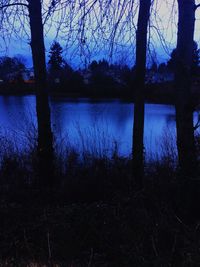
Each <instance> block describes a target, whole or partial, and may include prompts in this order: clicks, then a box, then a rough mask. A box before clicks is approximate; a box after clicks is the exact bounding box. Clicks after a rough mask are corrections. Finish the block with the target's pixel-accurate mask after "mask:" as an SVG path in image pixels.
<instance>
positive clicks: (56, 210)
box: [0, 142, 200, 267]
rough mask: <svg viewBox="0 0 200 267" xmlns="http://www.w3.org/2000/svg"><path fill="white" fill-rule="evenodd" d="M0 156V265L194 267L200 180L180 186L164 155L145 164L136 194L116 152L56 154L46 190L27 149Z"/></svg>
mask: <svg viewBox="0 0 200 267" xmlns="http://www.w3.org/2000/svg"><path fill="white" fill-rule="evenodd" d="M1 144H3V142H1ZM2 151H4V152H2ZM1 152H2V154H1V167H0V184H1V188H0V191H1V192H0V217H1V221H0V266H20V267H21V266H70V267H77V266H115V267H116V266H120V267H122V266H139V267H141V266H199V264H200V256H199V246H200V228H199V221H200V213H199V208H200V207H199V205H200V204H199V203H200V181H199V180H194V179H193V177H186V180H185V181H184V180H182V179H181V180H180V178H179V171H178V169H177V168H176V165H175V162H174V159H175V158H173V156H172V155H170V153H169V154H168V153H165V155H164V156H163V157H160V159H159V160H156V159H154V160H149V161H148V162H146V168H145V186H144V189H143V190H141V191H137V190H135V187H134V183H133V181H132V166H131V159H130V158H122V157H119V156H118V154H117V149H114V150H113V154H112V156H111V157H107V156H106V155H102V156H99V157H95V156H94V155H91V154H89V153H88V152H87V151H85V152H84V153H82V154H81V155H79V154H78V153H77V152H76V151H75V150H74V149H69V147H68V148H66V149H63V150H62V152H61V151H60V152H58V151H57V156H56V160H55V165H56V174H55V176H56V182H55V184H54V186H52V187H42V186H41V184H40V182H39V181H38V179H37V173H38V172H37V159H36V153H35V148H34V147H33V148H29V149H28V150H27V151H26V152H19V151H17V150H15V149H13V148H11V147H10V145H9V143H8V142H7V143H6V142H4V147H2V148H1ZM36 263H37V264H38V265H37V264H36ZM34 264H35V265H34ZM39 264H41V265H39ZM45 264H46V265H45Z"/></svg>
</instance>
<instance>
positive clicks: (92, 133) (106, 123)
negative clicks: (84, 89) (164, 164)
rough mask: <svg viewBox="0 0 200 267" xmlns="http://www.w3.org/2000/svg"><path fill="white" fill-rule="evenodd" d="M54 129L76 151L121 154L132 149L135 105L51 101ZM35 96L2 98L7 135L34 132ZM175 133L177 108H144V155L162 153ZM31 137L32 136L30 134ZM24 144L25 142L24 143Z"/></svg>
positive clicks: (0, 114)
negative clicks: (164, 144)
mask: <svg viewBox="0 0 200 267" xmlns="http://www.w3.org/2000/svg"><path fill="white" fill-rule="evenodd" d="M50 105H51V116H52V127H53V131H54V134H55V137H56V138H57V140H61V139H62V140H65V141H66V140H67V142H68V143H70V144H71V145H73V146H74V147H75V148H76V149H79V150H83V149H88V150H90V151H91V152H93V153H97V152H98V153H103V152H106V151H108V150H109V149H111V147H113V146H115V147H116V144H117V147H118V150H119V153H120V154H121V155H129V154H130V153H131V146H132V129H133V107H134V106H133V103H127V102H122V101H120V100H112V101H111V100H104V101H92V100H89V99H76V100H70V99H68V98H51V99H50ZM33 124H34V125H37V124H36V113H35V96H0V127H1V129H2V131H3V133H4V134H5V132H6V135H8V136H9V135H10V134H13V133H14V134H15V136H16V137H17V139H16V140H18V142H20V141H19V140H20V138H21V137H20V136H23V134H24V133H26V132H28V131H29V130H28V129H32V130H31V131H34V130H33V128H31V127H32V125H33ZM174 134H175V109H174V107H173V106H170V105H160V104H146V105H145V133H144V136H145V152H146V153H160V152H159V151H160V149H161V145H162V143H163V140H165V139H166V138H165V137H166V136H168V139H169V136H170V135H171V136H172V135H174ZM29 135H30V133H29ZM21 143H23V142H21Z"/></svg>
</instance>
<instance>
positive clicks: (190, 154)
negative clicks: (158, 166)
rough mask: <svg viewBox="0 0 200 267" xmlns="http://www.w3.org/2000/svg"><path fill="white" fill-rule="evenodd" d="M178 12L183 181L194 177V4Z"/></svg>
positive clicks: (183, 1) (181, 3)
mask: <svg viewBox="0 0 200 267" xmlns="http://www.w3.org/2000/svg"><path fill="white" fill-rule="evenodd" d="M178 9H179V18H178V38H177V58H176V70H175V90H176V128H177V148H178V158H179V166H180V170H181V174H182V175H181V176H182V177H185V178H187V177H192V176H194V175H195V172H196V167H197V160H196V151H195V140H194V127H193V107H192V99H191V67H192V54H193V39H194V25H195V1H194V0H178Z"/></svg>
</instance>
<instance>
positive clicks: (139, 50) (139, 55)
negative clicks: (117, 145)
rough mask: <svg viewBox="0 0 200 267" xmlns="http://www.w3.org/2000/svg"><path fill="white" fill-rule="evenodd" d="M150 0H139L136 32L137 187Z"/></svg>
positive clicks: (141, 155)
mask: <svg viewBox="0 0 200 267" xmlns="http://www.w3.org/2000/svg"><path fill="white" fill-rule="evenodd" d="M150 7H151V0H140V8H139V17H138V23H137V33H136V65H135V80H134V82H135V86H136V89H135V104H134V126H133V151H132V153H133V175H134V178H135V183H136V186H137V187H138V188H142V186H143V176H144V140H143V139H144V87H145V73H146V51H147V28H148V22H149V16H150Z"/></svg>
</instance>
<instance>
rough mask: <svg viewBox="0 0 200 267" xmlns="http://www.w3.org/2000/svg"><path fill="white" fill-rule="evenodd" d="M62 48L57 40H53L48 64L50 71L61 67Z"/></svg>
mask: <svg viewBox="0 0 200 267" xmlns="http://www.w3.org/2000/svg"><path fill="white" fill-rule="evenodd" d="M62 53H63V49H62V47H61V45H60V44H59V43H58V42H56V41H55V42H54V43H53V44H52V46H51V48H50V52H49V61H48V65H49V67H50V70H51V71H57V70H61V69H62V68H63V63H64V60H63V57H62Z"/></svg>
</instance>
